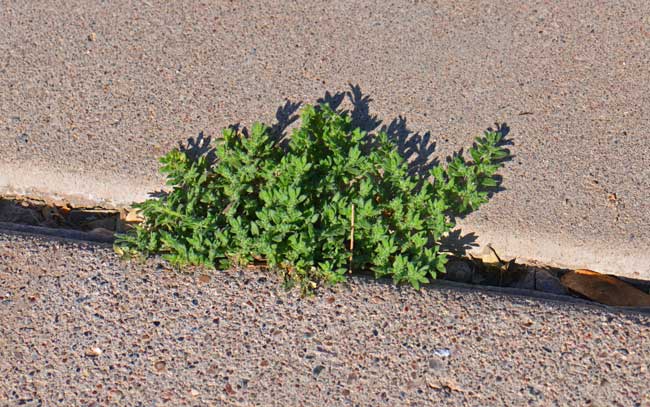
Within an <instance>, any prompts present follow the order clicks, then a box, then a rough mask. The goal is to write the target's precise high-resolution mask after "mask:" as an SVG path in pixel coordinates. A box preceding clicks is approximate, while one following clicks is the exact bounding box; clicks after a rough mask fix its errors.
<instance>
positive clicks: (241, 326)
mask: <svg viewBox="0 0 650 407" xmlns="http://www.w3.org/2000/svg"><path fill="white" fill-rule="evenodd" d="M0 265H1V266H0V378H2V379H1V380H0V405H2V406H15V405H24V406H38V405H47V406H54V405H60V406H78V405H84V406H90V405H98V406H99V405H101V406H104V405H119V406H142V405H156V406H157V405H163V406H164V405H169V406H216V405H218V406H222V405H228V406H299V405H300V406H438V405H446V406H468V405H469V406H523V405H531V406H549V405H560V406H582V405H593V406H613V405H622V406H635V405H636V406H646V405H648V403H650V399H649V398H648V392H647V384H648V381H649V380H650V371H648V360H649V358H650V354H649V353H648V352H649V349H650V319H649V318H648V315H644V314H635V313H623V312H617V311H614V310H608V309H607V308H604V307H598V306H594V305H589V304H581V303H575V302H574V303H569V302H558V301H551V300H544V299H532V298H525V297H516V296H507V295H504V294H497V293H490V292H486V291H483V290H481V289H475V290H467V289H462V288H453V287H442V286H440V285H434V286H430V287H427V288H425V289H423V290H422V291H419V292H418V291H415V290H413V289H411V288H410V287H406V286H402V287H395V286H392V285H390V284H384V283H381V282H377V281H369V280H364V279H353V280H352V281H351V282H350V283H349V284H344V285H340V286H338V287H336V288H335V290H327V289H323V290H321V291H319V293H318V295H316V296H315V297H310V298H301V297H300V296H299V295H297V293H295V292H293V293H287V292H286V291H284V290H283V289H282V288H281V286H280V284H279V282H278V281H276V279H275V278H274V277H273V276H272V275H269V274H268V273H256V272H252V271H245V272H232V271H231V272H217V273H214V274H212V275H209V276H208V275H201V274H181V273H176V272H171V271H169V269H168V268H167V267H166V266H165V265H164V263H161V262H160V261H159V260H158V259H151V260H150V261H148V262H147V263H146V264H138V263H136V262H129V263H123V262H120V261H119V259H118V258H117V256H116V255H115V254H114V253H113V252H112V250H111V249H110V248H109V247H104V246H100V245H94V244H87V243H73V242H65V241H55V240H49V239H43V238H42V237H37V238H35V237H30V236H19V235H12V234H6V233H0Z"/></svg>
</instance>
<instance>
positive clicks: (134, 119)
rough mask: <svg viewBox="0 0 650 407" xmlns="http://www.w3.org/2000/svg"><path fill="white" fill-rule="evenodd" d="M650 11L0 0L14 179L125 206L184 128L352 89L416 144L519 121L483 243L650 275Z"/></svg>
mask: <svg viewBox="0 0 650 407" xmlns="http://www.w3.org/2000/svg"><path fill="white" fill-rule="evenodd" d="M495 3H498V4H495ZM649 16H650V3H649V2H647V1H645V0H639V1H631V0H625V1H572V2H561V1H557V2H547V1H526V2H520V1H500V2H493V1H471V2H457V1H435V2H434V1H382V2H371V1H359V2H354V3H350V2H349V1H330V2H327V3H323V2H313V1H302V2H285V1H261V2H254V3H253V4H250V3H242V2H236V1H235V2H232V1H228V2H218V3H215V2H189V1H185V2H174V3H173V5H172V4H171V3H169V4H167V3H159V2H137V3H136V2H131V1H114V2H104V1H64V2H58V1H39V2H4V3H3V6H2V7H1V8H0V55H1V57H0V89H2V98H0V151H2V154H0V189H1V190H2V191H4V192H7V191H14V192H22V193H27V194H39V193H41V194H44V195H49V196H58V197H65V196H68V197H70V196H75V197H76V198H78V199H85V200H87V201H89V202H93V201H94V202H97V201H106V202H107V203H114V204H115V203H117V204H128V203H131V202H132V201H133V200H140V199H142V198H143V197H144V196H146V193H147V192H151V191H154V190H157V189H158V188H160V186H162V185H163V180H162V179H161V178H160V177H159V176H158V175H157V168H158V162H157V159H158V157H160V156H161V155H162V154H163V153H164V152H166V151H168V150H169V149H171V148H172V147H174V146H176V145H177V143H178V142H179V141H183V140H186V139H187V138H190V137H197V135H198V134H199V133H200V132H204V134H205V135H207V136H212V137H216V136H218V134H219V132H220V130H221V129H222V128H223V127H225V126H228V125H230V124H234V123H242V124H243V125H250V123H251V122H252V121H254V120H262V121H265V122H267V123H272V122H273V121H274V119H275V114H276V110H277V108H278V107H280V106H284V104H285V103H286V102H287V100H288V101H290V102H291V103H297V102H302V103H313V102H315V101H316V100H318V99H319V98H322V97H323V96H324V95H325V94H326V92H330V93H336V92H346V91H349V90H350V87H349V84H352V85H355V86H358V90H360V94H357V95H356V97H355V98H354V99H355V100H356V103H357V105H361V106H362V107H363V105H364V104H366V106H365V107H366V108H368V109H369V113H370V116H372V118H374V120H375V122H374V124H377V121H380V122H381V124H380V125H379V127H381V126H389V125H390V124H391V123H392V126H389V128H390V129H391V130H392V133H393V134H396V135H402V136H404V135H405V134H410V135H411V136H414V137H415V139H411V144H410V145H411V146H412V148H411V149H410V151H409V154H410V155H411V156H412V157H411V158H414V157H413V155H416V156H417V155H420V158H421V159H424V160H426V159H433V158H442V159H444V157H445V156H446V155H448V154H449V153H452V152H454V151H456V150H458V149H459V148H462V147H467V146H468V145H469V144H470V143H471V142H472V140H473V137H474V136H476V135H479V134H481V133H482V131H483V130H484V129H485V128H487V127H488V126H493V123H495V122H496V123H507V125H508V127H509V129H510V133H509V139H510V140H511V141H512V142H513V144H514V145H513V146H511V150H512V152H513V154H514V155H515V157H514V159H513V160H512V161H511V162H509V163H508V165H507V167H506V168H505V170H504V171H503V180H504V183H503V186H504V187H505V188H506V189H507V190H506V191H504V192H501V193H499V194H497V195H496V196H495V197H494V199H493V201H492V202H491V203H490V204H489V205H487V206H485V207H484V208H483V209H481V210H480V211H479V212H478V213H476V214H475V215H473V216H471V217H469V218H468V219H466V220H464V222H463V223H464V225H465V230H466V231H467V232H470V231H473V232H476V233H477V235H478V236H479V237H480V240H479V243H481V244H485V243H488V242H489V243H492V245H493V246H494V247H495V248H496V249H497V250H498V251H499V252H500V253H501V254H502V255H505V256H508V255H510V256H519V257H524V258H531V259H535V260H540V261H542V262H546V263H552V264H556V265H560V266H574V267H586V268H593V269H596V270H598V271H602V272H611V273H616V274H622V275H627V276H630V277H645V278H650V254H648V253H647V250H646V249H647V248H648V247H650V200H648V199H647V197H648V193H649V191H650V169H649V168H650V165H649V161H648V156H649V155H650V136H649V135H648V132H649V130H650V112H649V106H650V70H648V69H647V67H648V66H649V65H650V17H649ZM368 98H369V99H370V100H371V101H369V100H368ZM368 101H369V104H367V103H366V102H368ZM350 105H351V103H350V101H349V100H346V102H345V103H344V105H343V106H350ZM289 110H291V109H289ZM361 110H362V111H363V110H364V109H361ZM366 110H367V109H366ZM285 113H286V111H285ZM366 113H367V112H366ZM363 116H364V114H363V112H361V114H359V115H358V117H360V118H362V117H363ZM400 117H401V118H402V119H403V120H401V121H400V119H399V118H400ZM367 119H368V118H367V117H366V120H365V121H364V120H362V122H365V124H366V127H368V128H372V127H374V126H373V125H368V124H369V123H372V120H367ZM394 120H396V121H394ZM418 137H419V138H418ZM398 138H399V137H398ZM402 141H403V140H402ZM433 145H435V151H433V152H432V150H431V147H432V146H433Z"/></svg>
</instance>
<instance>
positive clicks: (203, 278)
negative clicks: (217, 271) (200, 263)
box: [199, 274, 210, 284]
mask: <svg viewBox="0 0 650 407" xmlns="http://www.w3.org/2000/svg"><path fill="white" fill-rule="evenodd" d="M209 282H210V276H209V275H207V274H201V275H200V276H199V283H201V284H207V283H209Z"/></svg>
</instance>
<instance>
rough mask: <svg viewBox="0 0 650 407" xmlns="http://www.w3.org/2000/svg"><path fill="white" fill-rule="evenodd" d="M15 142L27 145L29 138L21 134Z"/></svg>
mask: <svg viewBox="0 0 650 407" xmlns="http://www.w3.org/2000/svg"><path fill="white" fill-rule="evenodd" d="M16 141H17V142H18V144H27V143H29V136H28V135H27V134H25V133H23V134H21V135H20V136H18V137H16Z"/></svg>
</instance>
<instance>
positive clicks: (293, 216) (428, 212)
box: [116, 104, 507, 290]
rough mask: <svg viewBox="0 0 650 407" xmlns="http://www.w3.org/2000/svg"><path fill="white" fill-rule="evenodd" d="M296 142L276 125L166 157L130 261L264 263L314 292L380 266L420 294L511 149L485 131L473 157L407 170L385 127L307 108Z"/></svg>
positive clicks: (132, 237)
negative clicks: (212, 153)
mask: <svg viewBox="0 0 650 407" xmlns="http://www.w3.org/2000/svg"><path fill="white" fill-rule="evenodd" d="M301 119H302V123H301V126H300V128H298V129H296V130H294V132H293V134H292V136H291V138H290V140H289V142H288V146H286V147H284V148H283V147H282V146H281V144H280V143H279V141H278V140H276V139H275V138H273V137H272V136H271V131H270V128H269V127H266V126H264V125H262V124H255V125H253V127H252V129H251V131H250V134H249V135H243V134H241V133H239V132H237V131H235V130H234V129H226V130H224V132H223V138H222V139H220V140H219V142H218V146H217V147H216V160H215V162H214V163H209V162H208V161H207V159H206V157H205V156H203V157H198V158H196V159H192V158H190V157H189V156H188V154H186V153H185V152H182V151H180V150H178V149H177V150H174V151H171V152H170V153H168V154H167V155H165V156H164V157H163V158H162V159H161V162H162V163H163V164H164V165H163V167H162V169H161V171H162V172H163V173H164V174H165V175H166V176H167V178H168V184H169V185H170V186H171V187H172V189H171V192H170V193H169V194H168V195H167V196H165V197H163V198H161V199H149V200H147V201H145V202H143V203H141V204H138V205H136V206H137V207H138V208H139V209H140V210H141V213H142V215H144V218H145V222H144V223H143V224H141V225H139V226H137V227H135V229H134V230H133V231H132V232H130V233H129V234H125V235H121V236H119V238H118V242H117V243H116V249H117V250H118V251H120V252H123V253H125V254H136V255H150V254H158V253H159V254H162V255H163V257H164V258H165V259H167V260H168V261H170V262H171V263H173V264H175V265H186V264H195V265H205V266H208V267H215V266H216V265H218V266H220V267H229V266H231V265H245V264H251V263H259V262H263V263H265V264H267V265H268V266H269V268H270V269H272V270H276V271H278V272H280V273H282V275H283V276H284V279H285V281H286V282H288V283H292V284H293V283H298V284H299V285H300V286H301V287H302V288H303V289H304V290H311V289H313V288H315V287H316V286H317V285H319V284H321V283H337V282H340V281H342V280H344V279H345V275H346V273H348V272H350V271H361V270H366V271H372V272H373V273H374V275H375V276H376V277H377V278H379V277H386V276H389V277H391V278H392V280H393V281H394V282H395V283H404V282H408V283H410V284H411V285H412V286H413V287H415V288H419V286H420V284H422V283H427V282H428V281H429V279H430V278H436V276H437V274H438V273H443V272H444V271H445V263H446V258H445V254H444V253H440V251H439V243H440V239H441V238H442V237H443V236H444V235H445V234H446V233H448V232H449V231H450V230H451V228H452V227H453V226H454V223H453V217H455V216H457V215H462V214H466V213H468V212H470V211H472V210H474V209H476V208H478V206H479V205H481V204H482V203H484V202H486V201H487V200H488V191H489V189H490V188H492V187H495V186H496V185H497V183H496V180H495V179H494V174H495V173H496V171H497V170H498V168H499V167H500V165H501V164H500V162H501V161H502V160H503V159H504V158H506V156H507V152H506V150H504V149H503V148H502V147H500V146H499V144H500V141H501V137H502V136H501V134H500V133H498V132H487V133H486V134H485V136H484V137H483V138H478V139H477V140H476V143H475V145H474V147H472V148H470V149H469V154H470V156H471V157H472V160H473V161H471V162H468V161H466V160H465V159H464V158H463V157H462V156H460V155H457V156H455V157H453V158H452V159H451V160H450V162H449V163H448V165H447V166H446V167H443V166H442V165H437V166H435V167H434V168H433V169H431V171H430V173H429V174H425V175H410V174H409V171H408V163H407V162H406V160H405V159H404V158H403V157H402V156H401V155H400V154H399V152H398V149H397V146H396V145H395V144H394V143H393V142H392V141H391V140H389V138H388V136H387V135H386V134H385V133H384V132H380V133H379V134H377V135H375V136H373V137H370V136H368V135H367V134H366V133H365V132H363V131H361V130H360V129H359V128H353V125H352V120H351V118H350V117H349V115H347V114H346V113H339V112H336V111H334V110H332V109H331V108H330V107H329V106H328V105H327V104H323V105H320V106H319V107H313V106H306V107H305V108H304V110H303V112H302V115H301Z"/></svg>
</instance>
